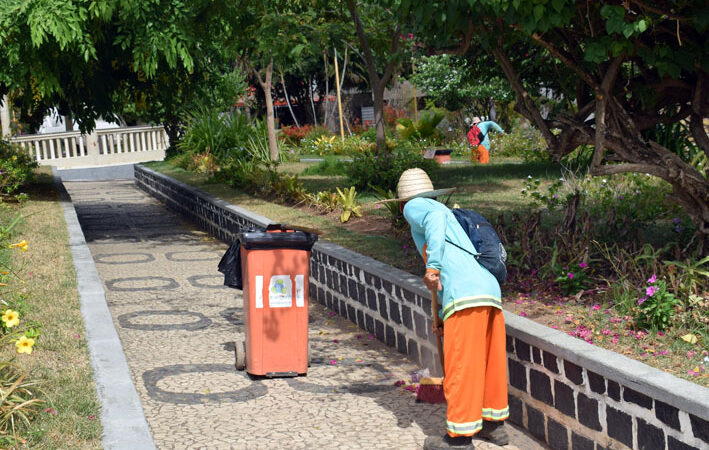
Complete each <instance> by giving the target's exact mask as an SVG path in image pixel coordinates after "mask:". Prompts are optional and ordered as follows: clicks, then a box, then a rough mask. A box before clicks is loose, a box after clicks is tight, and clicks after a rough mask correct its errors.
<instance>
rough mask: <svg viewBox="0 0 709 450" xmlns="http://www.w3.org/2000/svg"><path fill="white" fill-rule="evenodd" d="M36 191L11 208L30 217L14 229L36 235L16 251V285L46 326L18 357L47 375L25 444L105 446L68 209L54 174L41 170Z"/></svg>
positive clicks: (34, 372)
mask: <svg viewBox="0 0 709 450" xmlns="http://www.w3.org/2000/svg"><path fill="white" fill-rule="evenodd" d="M29 193H30V200H29V201H27V202H25V203H24V204H22V205H21V206H19V205H15V206H13V207H11V210H15V211H19V212H20V213H21V214H22V216H23V217H24V219H23V220H22V222H21V223H20V224H19V225H18V227H17V228H16V230H15V235H16V236H17V237H19V238H21V239H26V240H27V241H28V242H29V250H28V251H27V252H26V253H20V252H13V258H14V260H15V261H14V262H15V265H16V266H17V267H20V269H19V280H16V281H14V282H13V286H10V287H11V288H14V289H16V290H18V291H20V292H23V293H24V294H25V295H26V298H27V300H26V304H27V317H26V319H27V320H36V321H38V322H40V323H41V325H42V327H41V337H40V339H39V340H38V342H37V344H36V345H35V349H34V351H33V353H32V354H31V355H24V354H23V355H18V357H17V363H18V364H19V365H20V366H21V367H22V368H23V369H25V370H29V371H31V376H32V377H33V378H34V379H37V380H40V381H41V382H42V390H43V391H44V393H45V395H44V396H43V400H44V402H45V404H44V405H43V406H42V408H41V409H40V413H39V414H38V415H37V416H36V417H35V419H34V420H33V421H32V423H31V425H30V427H29V429H27V430H24V431H23V433H22V435H23V437H24V439H25V440H26V443H25V444H24V445H23V447H27V448H47V449H54V448H72V449H89V448H100V447H101V432H102V428H101V423H100V420H99V414H100V407H99V403H98V400H97V397H96V391H95V387H94V381H93V371H92V368H91V364H90V360H89V355H88V350H87V346H86V340H85V333H84V324H83V321H82V317H81V312H80V309H79V297H78V292H77V286H76V276H75V271H74V265H73V261H72V256H71V251H70V249H69V246H68V235H67V228H66V222H65V220H64V212H63V209H62V208H61V205H60V204H59V203H58V197H57V195H56V193H55V192H54V191H53V187H52V185H51V179H50V178H48V176H46V175H44V176H41V177H40V182H39V183H38V184H37V185H36V186H33V187H32V188H31V189H30V192H29ZM9 213H11V212H10V211H6V212H5V213H3V214H9ZM3 350H4V351H8V350H9V351H12V349H3Z"/></svg>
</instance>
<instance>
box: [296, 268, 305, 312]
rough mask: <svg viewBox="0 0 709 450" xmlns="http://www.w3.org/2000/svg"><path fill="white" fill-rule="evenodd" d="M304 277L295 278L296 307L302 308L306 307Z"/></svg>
mask: <svg viewBox="0 0 709 450" xmlns="http://www.w3.org/2000/svg"><path fill="white" fill-rule="evenodd" d="M304 280H305V276H304V275H296V276H295V306H296V307H300V308H302V307H303V306H305V288H304V286H303V285H304Z"/></svg>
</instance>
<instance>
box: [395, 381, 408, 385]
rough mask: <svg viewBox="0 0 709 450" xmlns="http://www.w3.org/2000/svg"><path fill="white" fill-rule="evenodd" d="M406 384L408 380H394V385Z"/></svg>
mask: <svg viewBox="0 0 709 450" xmlns="http://www.w3.org/2000/svg"><path fill="white" fill-rule="evenodd" d="M405 384H406V381H404V380H399V381H395V382H394V386H404V385H405Z"/></svg>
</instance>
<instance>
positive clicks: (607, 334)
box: [601, 328, 612, 336]
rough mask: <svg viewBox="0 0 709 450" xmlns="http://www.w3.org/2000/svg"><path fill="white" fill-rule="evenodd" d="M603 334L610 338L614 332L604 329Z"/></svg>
mask: <svg viewBox="0 0 709 450" xmlns="http://www.w3.org/2000/svg"><path fill="white" fill-rule="evenodd" d="M601 333H603V335H604V336H609V335H610V334H612V331H611V330H609V329H608V328H604V329H603V330H602V331H601Z"/></svg>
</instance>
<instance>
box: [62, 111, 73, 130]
mask: <svg viewBox="0 0 709 450" xmlns="http://www.w3.org/2000/svg"><path fill="white" fill-rule="evenodd" d="M64 130H65V131H74V120H73V119H72V118H71V113H70V112H69V113H67V114H66V116H64Z"/></svg>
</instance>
